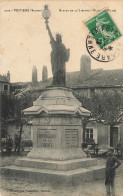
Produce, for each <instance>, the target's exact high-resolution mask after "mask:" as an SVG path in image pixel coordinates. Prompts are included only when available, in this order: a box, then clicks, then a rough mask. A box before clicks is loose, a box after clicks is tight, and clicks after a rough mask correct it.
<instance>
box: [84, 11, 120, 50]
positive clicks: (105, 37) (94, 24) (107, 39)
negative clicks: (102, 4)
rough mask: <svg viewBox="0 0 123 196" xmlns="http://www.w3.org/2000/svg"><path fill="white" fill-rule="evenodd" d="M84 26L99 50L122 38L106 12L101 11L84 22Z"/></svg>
mask: <svg viewBox="0 0 123 196" xmlns="http://www.w3.org/2000/svg"><path fill="white" fill-rule="evenodd" d="M85 25H86V26H87V28H88V29H89V31H90V32H91V34H92V36H93V38H94V39H95V41H96V43H97V44H98V46H99V47H100V48H103V47H105V46H107V45H109V44H111V43H112V42H113V41H115V40H116V39H118V38H119V37H121V36H122V34H121V33H120V31H119V29H118V27H117V26H116V24H115V23H114V21H113V20H112V18H111V16H110V15H109V13H108V12H107V10H103V11H102V12H100V13H99V14H97V15H96V16H94V17H93V18H91V19H90V20H88V21H86V22H85Z"/></svg>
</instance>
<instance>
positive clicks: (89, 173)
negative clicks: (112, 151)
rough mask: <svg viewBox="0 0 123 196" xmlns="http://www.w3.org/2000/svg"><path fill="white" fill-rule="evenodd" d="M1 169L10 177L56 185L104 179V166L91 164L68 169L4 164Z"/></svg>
mask: <svg viewBox="0 0 123 196" xmlns="http://www.w3.org/2000/svg"><path fill="white" fill-rule="evenodd" d="M1 170H2V174H5V175H10V176H11V177H12V176H13V177H21V178H23V180H24V179H25V180H28V181H36V182H39V183H50V184H57V185H58V184H59V185H60V184H64V185H76V184H78V183H81V182H86V181H92V180H99V179H104V176H105V167H104V166H91V167H88V168H79V169H75V170H69V171H55V170H49V169H48V170H47V169H36V168H28V167H19V166H6V167H4V168H1Z"/></svg>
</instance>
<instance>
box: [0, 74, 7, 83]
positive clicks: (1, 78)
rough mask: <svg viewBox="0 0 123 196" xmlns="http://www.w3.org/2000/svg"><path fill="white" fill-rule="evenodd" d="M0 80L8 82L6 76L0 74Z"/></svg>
mask: <svg viewBox="0 0 123 196" xmlns="http://www.w3.org/2000/svg"><path fill="white" fill-rule="evenodd" d="M0 82H5V83H8V80H7V78H6V77H4V76H2V75H0Z"/></svg>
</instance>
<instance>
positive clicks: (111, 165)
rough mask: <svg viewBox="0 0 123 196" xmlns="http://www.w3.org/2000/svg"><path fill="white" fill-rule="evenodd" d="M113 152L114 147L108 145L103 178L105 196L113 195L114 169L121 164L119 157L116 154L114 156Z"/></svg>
mask: <svg viewBox="0 0 123 196" xmlns="http://www.w3.org/2000/svg"><path fill="white" fill-rule="evenodd" d="M113 153H114V148H113V147H109V148H108V152H107V161H106V179H105V185H106V192H107V196H115V184H114V178H115V169H116V168H118V167H119V166H120V164H121V163H120V161H119V159H118V158H117V157H116V156H114V155H113Z"/></svg>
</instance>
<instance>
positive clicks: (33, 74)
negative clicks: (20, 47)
mask: <svg viewBox="0 0 123 196" xmlns="http://www.w3.org/2000/svg"><path fill="white" fill-rule="evenodd" d="M32 82H33V83H36V82H37V68H36V66H35V65H34V66H33V69H32Z"/></svg>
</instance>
